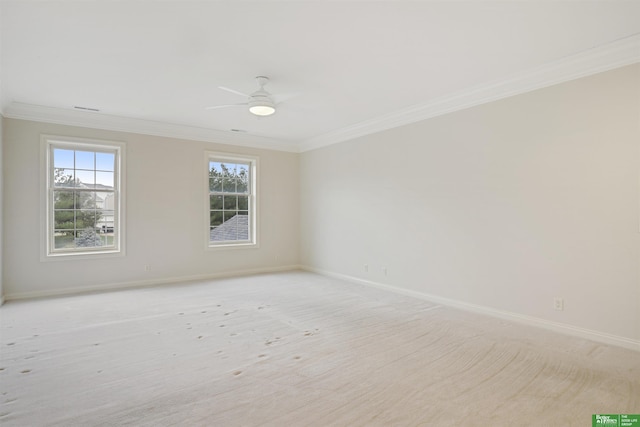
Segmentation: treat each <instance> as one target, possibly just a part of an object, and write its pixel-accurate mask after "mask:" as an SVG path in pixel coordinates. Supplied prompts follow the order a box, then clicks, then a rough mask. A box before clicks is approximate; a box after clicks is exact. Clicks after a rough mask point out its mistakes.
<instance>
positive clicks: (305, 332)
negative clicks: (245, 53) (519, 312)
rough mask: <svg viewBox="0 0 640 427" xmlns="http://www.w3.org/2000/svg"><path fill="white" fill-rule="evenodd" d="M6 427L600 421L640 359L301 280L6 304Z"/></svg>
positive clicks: (639, 407)
mask: <svg viewBox="0 0 640 427" xmlns="http://www.w3.org/2000/svg"><path fill="white" fill-rule="evenodd" d="M0 322H1V325H0V331H1V337H0V351H1V353H0V394H1V395H0V425H2V426H3V427H4V426H7V427H8V426H173V425H184V426H225V427H226V426H420V425H428V426H527V425H531V426H590V425H591V416H592V414H595V413H608V414H612V413H613V414H615V413H640V353H637V352H634V351H631V350H625V349H622V348H617V347H612V346H606V345H602V344H598V343H595V342H591V341H587V340H582V339H578V338H573V337H567V336H564V335H559V334H555V333H552V332H548V331H545V330H539V329H536V328H531V327H527V326H523V325H519V324H514V323H509V322H505V321H503V320H499V319H495V318H491V317H485V316H481V315H478V314H473V313H467V312H463V311H458V310H454V309H451V308H446V307H442V306H438V305H435V304H431V303H428V302H425V301H421V300H417V299H411V298H408V297H404V296H400V295H396V294H392V293H386V292H384V291H380V290H376V289H371V288H366V287H362V286H359V285H354V284H351V283H346V282H341V281H339V280H334V279H329V278H326V277H322V276H318V275H314V274H311V273H303V272H291V273H282V274H272V275H261V276H252V277H246V278H234V279H226V280H219V281H211V282H207V283H188V284H176V285H173V286H162V287H157V288H146V289H136V290H127V291H119V292H109V293H102V294H91V295H80V296H70V297H63V298H52V299H42V300H32V301H15V302H8V303H7V304H5V305H4V306H3V307H2V308H1V309H0Z"/></svg>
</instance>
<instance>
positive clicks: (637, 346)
mask: <svg viewBox="0 0 640 427" xmlns="http://www.w3.org/2000/svg"><path fill="white" fill-rule="evenodd" d="M299 268H300V269H302V270H305V271H309V272H312V273H317V274H321V275H323V276H328V277H333V278H336V279H341V280H345V281H348V282H352V283H358V284H361V285H365V286H371V287H375V288H378V289H384V290H387V291H390V292H395V293H397V294H402V295H405V296H409V297H413V298H419V299H422V300H426V301H430V302H433V303H437V304H441V305H445V306H448V307H453V308H457V309H461V310H466V311H472V312H474V313H480V314H486V315H488V316H493V317H497V318H500V319H504V320H509V321H514V322H518V323H522V324H526V325H529V326H535V327H539V328H544V329H547V330H550V331H554V332H558V333H562V334H566V335H571V336H575V337H580V338H584V339H588V340H592V341H597V342H601V343H605V344H611V345H615V346H618V347H624V348H627V349H630V350H635V351H640V341H638V340H634V339H631V338H626V337H621V336H617V335H611V334H607V333H604V332H599V331H595V330H592V329H585V328H580V327H577V326H573V325H568V324H566V323H559V322H552V321H549V320H545V319H540V318H538V317H533V316H525V315H522V314H518V313H512V312H509V311H503V310H496V309H495V308H491V307H486V306H482V305H477V304H470V303H466V302H463V301H458V300H454V299H450V298H443V297H439V296H436V295H431V294H426V293H423V292H417V291H412V290H409V289H402V288H398V287H396V286H391V285H385V284H382V283H378V282H373V281H370V280H364V279H360V278H358V277H354V276H349V275H346V274H340V273H334V272H332V271H327V270H322V269H319V268H315V267H310V266H306V265H302V266H300V267H299Z"/></svg>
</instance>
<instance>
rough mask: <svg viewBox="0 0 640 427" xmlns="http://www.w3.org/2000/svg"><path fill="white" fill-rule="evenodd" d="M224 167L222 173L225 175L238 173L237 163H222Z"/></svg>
mask: <svg viewBox="0 0 640 427" xmlns="http://www.w3.org/2000/svg"><path fill="white" fill-rule="evenodd" d="M220 166H221V167H222V173H223V174H224V176H231V177H233V176H235V175H236V164H235V163H222V164H221V165H220Z"/></svg>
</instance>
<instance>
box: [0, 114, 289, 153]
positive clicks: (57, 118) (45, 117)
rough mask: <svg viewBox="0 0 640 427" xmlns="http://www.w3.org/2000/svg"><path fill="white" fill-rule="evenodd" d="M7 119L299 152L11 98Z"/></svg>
mask: <svg viewBox="0 0 640 427" xmlns="http://www.w3.org/2000/svg"><path fill="white" fill-rule="evenodd" d="M3 113H4V117H7V118H10V119H21V120H33V121H38V122H45V123H55V124H62V125H69V126H79V127H85V128H93V129H103V130H110V131H118V132H130V133H138V134H143V135H154V136H162V137H169V138H177V139H188V140H193V141H206V142H215V143H217V144H230V145H237V146H243V147H252V148H261V149H267V150H276V151H287V152H294V153H297V152H299V149H298V144H296V143H294V142H286V141H279V140H276V139H272V138H265V137H261V136H255V135H248V134H233V133H229V132H224V131H220V130H215V129H206V128H200V127H195V126H187V125H179V124H173V123H163V122H156V121H152V120H144V119H135V118H129V117H121V116H112V115H108V114H102V113H94V112H86V111H75V110H69V109H64V108H55V107H45V106H41V105H32V104H23V103H18V102H13V103H11V104H9V105H8V106H7V107H6V108H5V109H4V111H3Z"/></svg>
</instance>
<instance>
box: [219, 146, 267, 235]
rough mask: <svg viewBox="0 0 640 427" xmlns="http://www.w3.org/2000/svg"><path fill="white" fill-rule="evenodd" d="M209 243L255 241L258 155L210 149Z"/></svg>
mask: <svg viewBox="0 0 640 427" xmlns="http://www.w3.org/2000/svg"><path fill="white" fill-rule="evenodd" d="M206 162H207V188H208V191H207V202H206V206H207V246H208V247H221V246H255V245H256V243H257V242H256V169H257V159H256V158H252V157H236V156H230V155H227V154H221V153H207V157H206Z"/></svg>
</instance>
